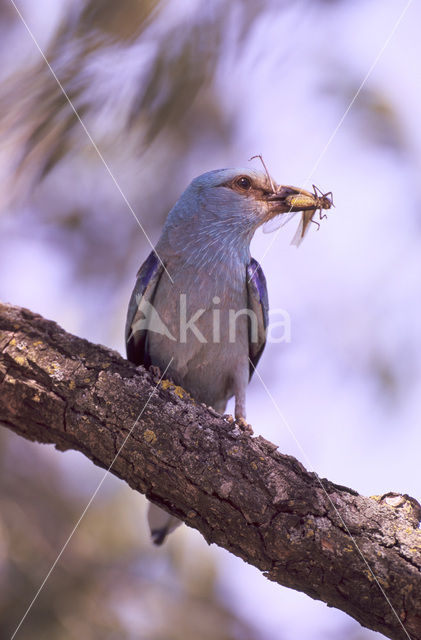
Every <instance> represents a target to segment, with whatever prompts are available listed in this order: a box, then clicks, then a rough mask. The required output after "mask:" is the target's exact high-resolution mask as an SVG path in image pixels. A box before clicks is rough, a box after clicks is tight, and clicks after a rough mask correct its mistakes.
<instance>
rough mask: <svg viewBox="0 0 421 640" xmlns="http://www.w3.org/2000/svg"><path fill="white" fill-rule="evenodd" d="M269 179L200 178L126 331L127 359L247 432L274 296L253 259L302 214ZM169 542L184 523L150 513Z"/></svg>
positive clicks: (144, 274)
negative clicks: (273, 223) (275, 232)
mask: <svg viewBox="0 0 421 640" xmlns="http://www.w3.org/2000/svg"><path fill="white" fill-rule="evenodd" d="M300 193H302V190H301V189H298V188H295V187H279V186H277V185H276V184H275V183H274V182H273V180H272V179H271V178H270V176H269V175H268V174H265V173H262V172H259V171H254V170H250V169H221V170H216V171H210V172H208V173H204V174H203V175H200V176H199V177H197V178H195V179H194V180H193V181H192V182H191V184H190V185H189V187H188V188H187V189H186V190H185V191H184V193H183V194H182V195H181V197H180V199H179V200H178V201H177V203H176V204H175V206H174V207H173V209H172V210H171V211H170V213H169V215H168V218H167V221H166V223H165V226H164V228H163V231H162V234H161V237H160V239H159V241H158V244H157V245H156V248H155V250H154V251H152V253H151V254H150V255H149V257H148V258H147V259H146V261H145V262H144V264H143V265H142V266H141V268H140V270H139V272H138V274H137V281H136V285H135V288H134V290H133V293H132V296H131V299H130V303H129V309H128V314H127V323H126V346H127V357H128V359H129V360H130V361H131V362H134V363H135V364H136V365H144V366H146V367H149V366H154V367H158V368H159V369H160V370H161V371H166V377H168V378H170V379H171V380H172V381H173V382H174V383H175V384H177V385H180V386H181V387H183V388H184V389H186V391H188V392H189V393H190V395H191V396H192V397H193V398H195V399H196V400H198V401H199V402H203V403H205V404H206V405H208V406H211V407H213V408H214V409H215V410H216V411H218V412H219V413H223V412H224V411H225V407H226V404H227V402H228V400H229V399H230V398H231V397H232V396H234V397H235V418H236V420H237V421H240V423H242V424H243V425H245V424H246V423H245V417H246V387H247V384H248V382H249V380H250V378H251V376H252V374H253V370H254V367H256V365H257V362H258V360H259V358H260V356H261V354H262V352H263V349H264V346H265V342H266V328H267V323H268V296H267V289H266V280H265V276H264V274H263V271H262V269H261V267H260V265H259V264H258V262H257V261H256V260H254V259H253V258H252V257H251V255H250V241H251V239H252V237H253V234H254V233H255V231H256V229H257V228H258V227H259V226H260V225H262V224H263V223H265V222H268V221H269V220H271V219H273V218H274V217H275V216H278V215H279V214H282V213H286V212H290V211H291V209H292V210H296V211H298V210H300V211H301V208H299V207H291V205H290V204H289V202H290V200H288V199H289V198H291V197H293V196H297V195H300ZM148 519H149V525H150V528H151V535H152V539H153V541H154V542H155V543H156V544H161V543H162V542H163V541H164V539H165V537H166V535H167V534H168V533H169V532H170V531H172V530H173V529H174V528H175V527H176V526H177V525H178V524H179V523H180V521H179V520H178V519H177V518H175V517H173V516H170V515H168V514H167V513H165V512H164V511H162V510H161V509H159V508H158V507H156V506H154V505H150V509H149V514H148Z"/></svg>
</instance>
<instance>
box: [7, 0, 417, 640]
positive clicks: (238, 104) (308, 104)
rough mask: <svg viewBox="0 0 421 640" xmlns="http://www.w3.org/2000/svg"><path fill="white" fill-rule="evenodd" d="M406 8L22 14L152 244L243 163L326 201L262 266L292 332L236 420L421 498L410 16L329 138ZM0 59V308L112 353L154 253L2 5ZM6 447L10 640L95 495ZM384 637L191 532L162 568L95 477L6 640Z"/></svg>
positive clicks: (42, 449)
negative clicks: (198, 196)
mask: <svg viewBox="0 0 421 640" xmlns="http://www.w3.org/2000/svg"><path fill="white" fill-rule="evenodd" d="M406 4H407V3H406V0H405V1H400V0H395V2H393V3H384V2H383V1H382V0H371V1H367V2H355V1H353V2H351V0H317V1H316V0H312V1H311V2H310V1H309V0H307V1H306V0H295V1H293V2H291V1H289V2H286V1H282V0H231V1H230V2H226V1H224V0H213V1H212V2H204V1H203V0H196V1H195V0H120V2H118V3H117V2H113V1H112V0H39V2H37V3H34V2H31V1H30V0H18V2H17V5H18V7H19V9H20V11H21V12H22V15H23V16H24V18H25V20H26V21H27V23H28V26H29V28H30V30H31V32H32V33H33V35H34V37H35V39H36V40H37V42H38V44H39V46H40V47H41V49H42V50H43V51H44V52H45V55H46V56H47V58H48V61H49V62H50V63H51V65H52V68H53V69H54V71H55V73H56V74H57V76H58V78H59V80H60V82H61V83H62V85H63V87H64V89H65V91H66V92H67V94H68V95H69V97H70V98H71V100H72V101H73V103H74V105H75V108H76V109H77V111H78V114H79V115H80V117H81V118H82V120H83V122H84V124H85V126H86V128H87V129H88V131H89V133H90V135H91V136H92V138H93V140H94V141H95V143H96V144H97V145H98V148H99V150H100V152H101V154H102V155H103V157H104V159H105V161H106V163H107V165H108V166H109V168H110V170H111V172H112V173H113V175H114V176H115V179H116V181H117V183H118V185H119V187H120V189H121V191H122V192H123V193H124V195H125V196H126V198H127V200H128V201H129V202H130V204H131V206H132V207H133V210H134V211H135V213H136V215H137V216H138V218H139V220H141V222H142V224H143V226H144V228H145V230H146V232H147V234H148V235H149V237H150V238H151V240H152V242H155V241H156V240H157V238H158V236H159V233H160V229H161V227H162V224H163V222H164V220H165V217H166V215H167V212H168V210H169V209H170V207H171V206H172V205H173V203H174V202H175V201H176V200H177V198H178V196H179V195H180V194H181V193H182V191H183V190H184V189H185V187H186V186H187V184H188V183H189V182H190V180H191V179H192V178H193V177H195V176H197V175H199V174H200V173H202V172H204V171H207V170H211V169H215V168H222V167H229V166H247V165H248V158H249V157H250V156H252V155H254V154H256V153H262V154H263V156H264V159H265V161H266V163H267V165H268V167H269V170H270V172H271V173H272V174H273V176H274V177H275V178H276V180H277V181H278V182H280V183H283V184H294V185H297V186H302V187H304V188H311V184H312V183H315V184H316V185H317V186H319V187H320V188H321V189H322V190H323V191H329V190H332V191H333V194H334V200H335V204H336V208H335V209H334V210H332V211H331V212H329V215H328V219H327V220H324V221H323V223H322V226H321V229H320V231H319V232H317V231H316V227H315V226H314V225H313V228H312V229H311V230H310V232H309V234H308V236H307V237H306V239H305V241H304V242H303V244H302V245H301V247H300V248H299V249H298V250H297V249H296V248H295V247H291V246H290V244H289V243H290V240H291V238H292V236H293V235H294V232H295V227H296V224H297V223H298V220H296V222H292V223H290V224H288V225H287V226H285V227H284V228H283V229H282V230H281V232H280V233H279V234H278V235H277V236H273V235H264V234H263V233H262V232H261V231H260V232H258V233H257V234H256V237H255V239H254V241H253V246H252V252H253V255H254V257H255V258H256V259H257V260H259V261H260V262H261V264H262V266H263V268H264V271H265V273H266V277H267V280H268V287H269V299H270V303H271V307H272V308H273V309H277V308H282V309H285V310H287V311H288V313H289V315H290V318H291V329H292V333H291V341H290V342H289V343H283V344H282V343H281V344H270V345H268V347H267V348H266V351H265V353H264V355H263V358H262V360H261V363H260V367H259V372H260V374H261V376H262V378H263V380H264V382H265V384H266V385H267V387H268V388H269V390H270V392H271V394H273V396H274V398H275V399H276V403H277V406H275V405H274V404H273V403H272V402H271V400H270V399H269V397H268V395H267V393H266V391H265V389H264V388H263V386H262V383H261V382H260V381H259V379H258V378H257V377H256V376H255V377H254V379H253V381H252V383H251V385H250V389H249V394H248V418H249V421H250V422H251V423H252V425H253V427H254V431H255V433H257V434H262V435H263V436H265V437H266V438H268V439H270V440H272V441H274V442H276V443H277V444H278V445H279V447H280V450H281V451H282V452H285V453H288V454H292V455H295V456H297V457H298V458H299V459H300V460H301V461H302V462H303V463H304V464H305V465H306V466H307V467H308V468H309V469H311V470H314V471H316V472H317V473H318V474H319V475H320V476H321V477H328V478H329V479H330V480H332V481H335V482H338V483H340V484H345V485H348V486H351V487H353V488H354V489H356V490H358V491H359V492H361V493H363V494H366V495H373V494H381V493H384V492H387V491H389V490H394V491H399V492H403V493H409V494H410V495H413V496H414V497H416V498H418V499H419V498H420V497H421V479H420V473H419V468H420V463H419V456H420V453H419V452H420V435H419V434H420V421H421V375H420V374H421V343H420V327H421V310H420V296H421V251H420V247H421V189H420V180H419V172H420V165H421V127H420V124H419V114H420V112H421V88H420V81H419V69H418V67H419V60H420V58H421V40H420V38H419V26H418V25H419V24H420V21H421V7H420V5H419V4H418V3H415V2H414V3H412V5H411V6H410V7H409V9H408V11H407V13H406V14H405V15H404V17H403V19H402V21H401V23H400V24H399V26H398V28H397V30H396V33H395V34H394V36H393V38H392V39H391V40H390V42H389V43H388V44H387V46H386V48H385V49H384V51H383V53H382V55H381V56H380V58H379V60H378V63H377V65H376V66H375V68H374V69H373V71H372V73H371V74H370V75H369V77H368V79H367V82H366V83H365V85H364V87H363V88H362V90H361V91H360V93H359V95H358V98H357V99H356V100H355V102H354V104H353V105H352V108H351V109H350V111H349V113H348V115H347V116H346V118H345V120H344V121H343V123H342V124H341V126H340V127H339V129H337V125H338V123H339V122H340V120H341V118H342V115H343V114H344V112H345V110H346V109H347V107H348V105H349V104H350V102H351V100H352V99H353V97H354V96H355V94H356V92H357V90H358V89H359V86H360V84H361V82H362V80H363V79H364V77H365V76H366V74H367V72H368V71H369V69H370V68H371V66H372V64H373V62H374V61H375V60H376V58H377V56H378V54H379V53H380V52H381V50H382V48H383V46H384V45H385V43H386V42H387V40H388V38H389V35H390V34H391V32H392V30H393V28H394V26H395V25H396V23H397V21H398V19H399V17H400V15H401V13H402V11H403V10H404V8H405V6H406ZM0 56H1V64H0V140H1V153H0V175H1V185H2V187H1V190H0V298H1V299H2V300H4V301H6V302H11V303H13V304H17V305H21V306H27V307H29V308H31V309H32V310H33V311H36V312H39V313H41V314H43V315H44V316H46V317H47V318H50V319H53V320H55V321H57V322H58V323H59V324H61V325H62V326H63V327H64V328H65V329H67V330H68V331H71V332H73V333H75V334H77V335H79V336H83V337H86V338H88V339H89V340H92V341H94V342H100V343H103V344H105V345H107V346H110V347H112V348H115V349H117V350H118V351H120V353H122V354H124V343H123V330H124V321H125V314H126V308H127V302H128V299H129V296H130V293H131V290H132V287H133V284H134V278H135V274H136V271H137V269H138V267H139V265H140V264H141V263H142V261H143V260H144V258H145V257H146V256H147V254H148V253H149V251H150V246H149V244H148V242H147V240H146V239H145V235H144V234H143V233H142V231H141V230H140V229H139V227H138V225H137V223H136V220H135V219H134V217H133V215H132V213H131V212H130V210H129V208H128V206H127V204H126V203H125V201H124V199H123V197H122V194H121V193H120V191H119V189H118V188H117V187H116V185H115V183H114V182H113V180H112V179H111V177H110V174H109V173H108V172H107V169H106V168H105V166H104V164H103V163H102V161H101V159H100V157H99V156H98V153H97V152H96V150H95V149H94V147H93V146H92V144H91V142H90V140H89V139H88V136H87V135H86V132H85V131H84V130H83V128H82V126H81V125H80V123H79V122H78V120H77V118H76V116H75V114H74V113H73V111H72V110H71V108H70V107H69V105H68V103H67V102H66V99H65V98H64V97H63V94H62V93H61V91H60V89H59V87H58V85H57V83H56V81H55V79H54V77H53V76H52V74H51V72H50V70H49V69H48V67H47V65H46V63H45V61H44V60H43V59H42V57H41V54H40V52H39V50H38V49H37V47H36V46H35V44H34V42H33V41H32V40H31V37H30V35H29V33H28V31H27V30H26V29H25V27H24V25H23V24H22V21H21V19H20V18H19V16H18V14H17V12H16V10H15V8H14V7H13V5H12V4H11V3H10V2H9V1H8V0H0ZM336 129H337V130H336ZM332 134H335V135H334V136H333V138H332ZM328 143H329V144H328ZM327 144H328V146H326V145H327ZM253 162H256V161H253ZM256 166H258V165H256ZM281 414H282V415H281ZM282 416H284V418H285V419H283V417H282ZM285 420H286V421H287V423H288V426H289V428H290V430H289V429H288V428H287V425H286V422H285ZM292 434H293V435H292ZM0 436H1V437H0V457H1V464H0V479H1V482H0V501H1V505H0V636H1V637H4V638H6V637H10V636H11V634H12V633H13V631H14V629H15V628H16V626H17V625H18V623H19V620H20V619H21V617H22V615H23V614H24V612H25V610H26V608H27V606H28V605H29V603H30V601H31V600H32V598H33V596H34V595H35V592H36V591H37V589H38V587H39V586H40V584H41V582H42V580H43V579H44V577H45V575H46V573H47V572H48V570H49V568H50V567H51V565H52V563H53V562H54V560H55V559H56V556H57V554H58V553H59V551H60V550H61V548H62V545H63V544H64V543H65V541H66V539H67V537H68V535H69V534H70V532H71V530H72V529H73V527H74V525H75V523H76V522H77V520H78V518H79V516H80V514H81V512H82V511H83V509H84V507H85V505H86V504H87V502H88V500H89V499H90V497H91V495H92V493H93V491H94V490H95V488H96V487H97V484H98V482H99V481H100V479H101V478H102V475H103V471H102V470H100V469H98V468H96V467H94V466H93V465H92V463H91V462H90V461H88V460H87V459H86V458H84V457H83V456H82V455H80V454H77V453H74V452H68V453H64V454H63V453H59V452H57V451H55V450H54V449H53V447H51V446H45V445H36V444H32V443H29V442H26V441H24V440H23V439H21V438H19V437H17V436H15V435H13V434H11V433H9V432H6V431H5V430H3V432H2V433H1V434H0ZM375 636H377V637H379V638H380V637H382V636H380V634H374V633H372V632H370V631H367V630H365V629H362V628H361V627H360V626H359V625H358V624H357V623H356V622H355V621H353V620H352V619H351V618H349V617H348V616H346V615H345V614H342V613H341V612H339V611H336V610H333V609H328V608H327V607H326V605H325V604H323V603H320V602H316V601H313V600H311V599H310V598H308V597H307V596H304V595H303V594H300V593H296V592H293V591H290V590H287V589H284V588H282V587H279V586H278V585H274V584H272V583H270V582H269V581H267V580H266V579H265V578H264V577H263V576H262V575H261V574H260V573H259V572H258V571H257V570H256V569H254V568H253V567H250V566H247V565H245V564H244V563H243V562H242V561H241V560H239V559H238V558H235V557H234V556H231V555H230V554H228V553H227V552H225V551H223V550H221V549H218V548H213V547H212V548H210V547H208V546H207V544H206V543H205V541H204V540H203V539H202V538H201V536H200V535H199V534H198V533H196V532H195V531H193V530H191V529H187V527H182V528H180V529H179V530H177V531H176V532H175V533H174V534H173V535H172V536H171V539H170V540H169V542H168V544H166V545H165V546H164V547H163V548H159V549H156V548H153V547H152V545H151V544H150V542H149V539H148V533H147V527H146V522H145V500H144V498H143V497H141V496H140V495H138V494H136V493H134V492H133V491H131V490H130V489H129V488H128V487H127V486H126V485H124V484H123V483H122V482H120V481H119V480H117V479H116V478H114V477H113V476H109V477H108V478H107V480H106V482H105V483H104V485H103V486H102V488H101V490H100V492H99V494H98V496H97V497H96V499H95V501H94V503H93V505H92V507H91V508H90V509H89V511H88V513H87V514H86V516H85V518H84V519H83V521H82V522H81V524H80V526H79V527H78V529H77V531H76V533H75V535H74V536H73V538H72V540H71V542H70V544H69V546H68V548H67V549H66V551H65V553H64V554H63V556H62V557H61V559H60V562H59V563H58V565H57V567H56V568H55V570H54V572H53V574H52V575H51V577H50V579H49V580H48V582H47V584H46V585H45V587H44V589H43V590H42V592H41V594H40V596H39V598H38V599H37V601H36V603H35V604H34V606H33V608H32V610H31V612H30V613H29V615H28V617H27V618H26V620H25V622H24V624H23V625H22V627H21V628H20V630H19V632H18V634H17V636H16V637H17V638H21V639H22V640H23V639H28V640H29V639H33V638H43V639H44V640H50V639H56V638H57V639H58V638H59V639H61V640H72V639H74V638H75V639H76V638H84V639H87V640H90V639H97V638H106V639H111V638H116V639H117V638H124V639H126V638H127V639H141V640H178V639H180V640H181V639H183V640H189V639H192V640H193V639H199V638H200V639H201V640H202V639H204V640H207V639H208V638H209V640H218V639H224V640H231V639H233V640H234V639H238V640H249V639H250V640H292V639H294V640H297V639H301V638H312V640H319V639H320V640H321V639H322V638H323V639H328V638H332V639H333V638H338V637H341V638H345V639H347V640H369V639H370V638H374V637H375Z"/></svg>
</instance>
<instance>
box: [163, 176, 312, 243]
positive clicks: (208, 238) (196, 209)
mask: <svg viewBox="0 0 421 640" xmlns="http://www.w3.org/2000/svg"><path fill="white" fill-rule="evenodd" d="M301 193H303V190H302V189H299V188H296V187H290V186H288V187H281V186H279V185H278V184H277V183H276V182H274V181H273V180H272V179H271V178H270V176H269V174H266V173H264V172H262V171H256V170H254V169H249V168H247V169H217V170H215V171H209V172H208V173H204V174H202V175H200V176H198V177H197V178H195V179H194V180H193V181H192V182H191V183H190V185H189V186H188V187H187V189H186V190H185V191H184V193H183V194H182V195H181V197H180V198H179V200H178V202H177V203H176V205H175V206H174V207H173V209H172V210H171V212H170V214H169V216H168V219H167V222H166V225H165V229H164V234H163V238H162V240H163V241H164V242H165V243H167V242H168V243H169V244H170V245H172V247H173V248H174V249H175V250H176V251H177V252H180V251H182V250H183V248H185V251H190V250H192V249H193V248H194V249H197V251H199V250H200V251H201V250H202V249H204V248H205V245H206V247H212V249H213V250H216V249H217V246H218V243H219V245H220V247H221V250H223V249H224V248H229V249H230V250H233V249H234V248H235V247H237V248H238V249H240V251H243V250H244V252H246V251H247V252H248V250H249V244H250V241H251V238H252V237H253V234H254V232H255V231H256V229H257V228H258V227H259V226H260V225H262V224H264V223H265V222H268V221H269V220H271V219H272V218H274V217H275V216H278V215H281V214H283V213H287V212H290V211H301V210H302V207H294V206H291V197H292V196H299V195H300V194H301ZM306 193H307V192H306ZM309 195H311V194H309Z"/></svg>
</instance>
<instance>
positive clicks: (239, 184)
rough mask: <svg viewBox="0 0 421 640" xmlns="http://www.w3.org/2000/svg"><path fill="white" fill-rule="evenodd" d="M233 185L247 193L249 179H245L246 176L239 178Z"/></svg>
mask: <svg viewBox="0 0 421 640" xmlns="http://www.w3.org/2000/svg"><path fill="white" fill-rule="evenodd" d="M235 184H236V185H237V187H239V188H240V189H242V190H243V191H248V190H249V189H250V188H251V180H250V178H247V176H241V177H240V178H237V180H236V181H235Z"/></svg>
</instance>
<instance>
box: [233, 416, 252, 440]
mask: <svg viewBox="0 0 421 640" xmlns="http://www.w3.org/2000/svg"><path fill="white" fill-rule="evenodd" d="M235 424H237V425H238V426H239V427H240V429H241V431H244V433H248V434H249V435H250V436H252V435H253V433H254V431H253V428H252V426H251V424H249V423H248V422H247V420H246V419H245V418H236V419H235Z"/></svg>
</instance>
